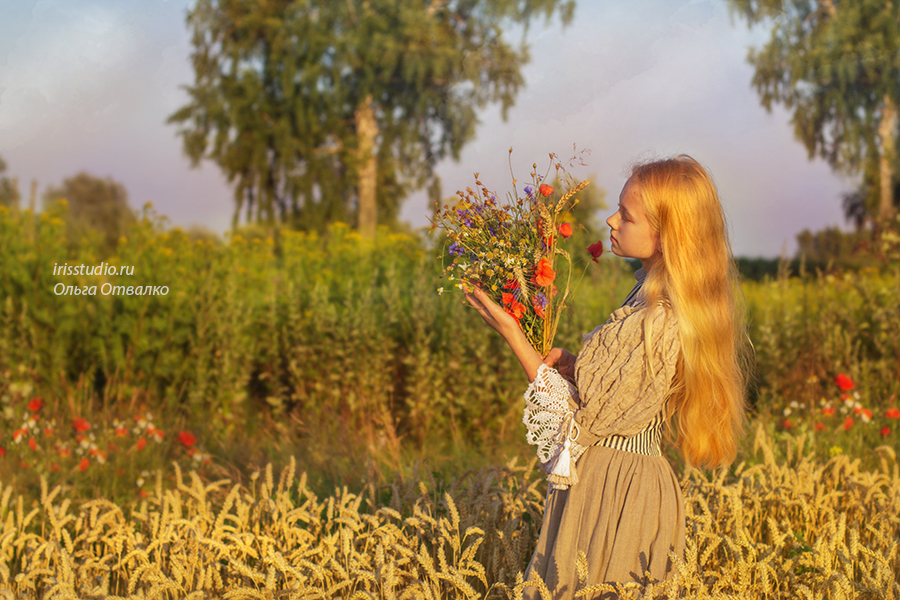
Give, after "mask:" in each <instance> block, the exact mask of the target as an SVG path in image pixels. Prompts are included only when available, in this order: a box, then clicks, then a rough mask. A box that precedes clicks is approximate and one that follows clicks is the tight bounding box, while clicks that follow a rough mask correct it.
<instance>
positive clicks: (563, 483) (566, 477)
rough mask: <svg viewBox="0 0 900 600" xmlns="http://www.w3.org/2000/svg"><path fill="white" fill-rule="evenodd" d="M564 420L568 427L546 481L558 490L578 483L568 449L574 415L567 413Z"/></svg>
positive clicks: (573, 462)
mask: <svg viewBox="0 0 900 600" xmlns="http://www.w3.org/2000/svg"><path fill="white" fill-rule="evenodd" d="M566 419H568V425H569V426H568V428H567V430H566V434H565V435H566V437H565V441H563V444H562V448H560V451H559V453H558V454H557V455H556V457H555V459H554V461H553V466H552V468H551V469H550V474H549V475H548V477H547V481H549V482H550V483H551V484H552V485H553V487H554V488H555V489H559V490H565V489H568V488H569V486H571V485H575V484H576V483H578V472H577V471H576V470H575V461H573V460H572V451H571V449H570V448H571V446H572V442H571V437H572V429H573V428H574V426H575V419H574V413H568V414H567V415H566ZM564 423H565V422H564Z"/></svg>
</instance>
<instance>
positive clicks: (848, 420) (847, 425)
mask: <svg viewBox="0 0 900 600" xmlns="http://www.w3.org/2000/svg"><path fill="white" fill-rule="evenodd" d="M853 423H854V421H853V417H847V418H846V419H844V431H850V428H851V427H853Z"/></svg>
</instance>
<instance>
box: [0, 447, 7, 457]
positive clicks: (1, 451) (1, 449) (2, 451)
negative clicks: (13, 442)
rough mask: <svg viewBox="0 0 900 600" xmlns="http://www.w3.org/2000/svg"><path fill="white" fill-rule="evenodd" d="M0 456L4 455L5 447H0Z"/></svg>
mask: <svg viewBox="0 0 900 600" xmlns="http://www.w3.org/2000/svg"><path fill="white" fill-rule="evenodd" d="M0 456H6V448H0Z"/></svg>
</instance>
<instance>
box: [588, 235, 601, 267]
mask: <svg viewBox="0 0 900 600" xmlns="http://www.w3.org/2000/svg"><path fill="white" fill-rule="evenodd" d="M587 251H588V252H590V253H591V259H592V260H593V261H594V262H600V261H599V260H597V259H598V258H600V255H601V254H603V241H602V240H597V241H596V242H594V243H593V244H591V245H590V246H588V247H587Z"/></svg>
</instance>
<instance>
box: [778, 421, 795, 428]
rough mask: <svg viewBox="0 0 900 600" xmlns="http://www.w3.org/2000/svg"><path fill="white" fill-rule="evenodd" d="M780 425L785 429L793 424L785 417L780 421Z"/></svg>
mask: <svg viewBox="0 0 900 600" xmlns="http://www.w3.org/2000/svg"><path fill="white" fill-rule="evenodd" d="M781 426H782V427H784V428H785V429H790V428H791V427H793V426H794V424H793V423H791V422H790V421H789V420H787V419H785V420H784V421H783V422H782V423H781Z"/></svg>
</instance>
